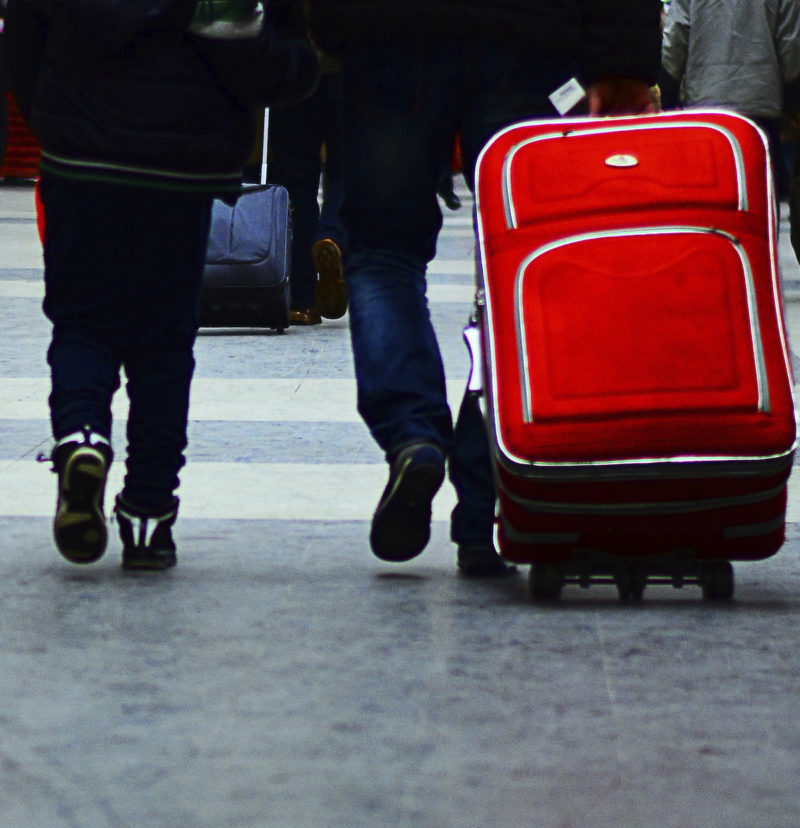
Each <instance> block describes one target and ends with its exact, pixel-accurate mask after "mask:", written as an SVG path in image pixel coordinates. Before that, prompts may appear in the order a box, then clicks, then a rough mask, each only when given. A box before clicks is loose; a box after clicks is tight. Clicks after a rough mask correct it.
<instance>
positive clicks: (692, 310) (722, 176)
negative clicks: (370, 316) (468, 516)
mask: <svg viewBox="0 0 800 828" xmlns="http://www.w3.org/2000/svg"><path fill="white" fill-rule="evenodd" d="M476 207H477V222H478V238H479V253H480V262H481V277H480V278H481V279H482V285H481V288H482V291H480V292H479V294H478V295H479V310H480V314H479V315H480V321H481V331H482V341H483V349H482V350H483V358H484V366H483V367H484V376H485V411H486V415H487V422H488V431H489V435H490V442H491V443H492V447H493V453H494V458H495V476H496V482H497V487H498V503H499V506H498V523H497V532H496V541H497V545H498V549H499V551H500V553H501V555H502V556H503V557H504V558H506V559H507V560H509V561H513V562H516V563H530V564H533V566H532V567H531V574H530V581H531V591H532V593H533V595H534V597H537V598H557V597H558V595H559V594H560V592H561V587H562V585H563V584H564V583H570V582H574V583H579V584H580V585H582V586H588V585H589V584H590V583H592V582H593V581H612V582H615V583H616V584H617V587H618V590H619V594H620V596H621V597H622V598H639V597H641V594H642V592H643V590H644V587H645V584H646V583H647V582H666V583H672V584H673V585H674V586H678V587H679V586H681V585H682V584H683V583H698V584H699V585H700V586H702V588H703V593H704V595H705V596H706V597H707V598H729V597H731V596H732V594H733V570H732V567H731V564H730V561H734V560H756V559H762V558H766V557H768V556H770V555H773V554H774V553H775V552H777V550H778V549H779V548H780V546H781V544H782V543H783V540H784V531H785V512H786V491H787V480H788V478H789V473H790V471H791V466H792V459H793V453H794V448H795V442H796V417H795V409H794V400H793V387H792V377H791V363H790V355H789V350H788V347H787V341H786V332H785V326H784V321H783V314H782V307H781V296H780V286H779V274H778V270H777V255H776V244H777V236H776V233H777V230H776V206H775V201H774V197H773V190H772V181H771V177H770V171H769V158H768V150H767V144H766V140H765V138H764V136H763V134H762V133H761V132H760V131H759V130H758V129H757V127H756V126H755V125H754V124H752V123H751V122H750V121H748V120H747V119H745V118H742V117H740V116H738V115H734V114H732V113H728V112H716V111H714V112H711V111H703V112H699V111H697V112H693V111H687V112H682V113H671V114H662V115H652V116H640V117H620V118H613V119H583V120H560V121H533V122H530V123H521V124H517V125H514V126H512V127H509V128H508V129H506V130H504V131H502V132H500V133H498V134H497V135H496V136H494V138H493V139H492V140H491V141H490V142H489V144H488V145H487V146H486V148H485V149H484V150H483V152H482V154H481V156H480V158H479V160H478V163H477V168H476Z"/></svg>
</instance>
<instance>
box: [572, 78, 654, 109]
mask: <svg viewBox="0 0 800 828" xmlns="http://www.w3.org/2000/svg"><path fill="white" fill-rule="evenodd" d="M587 97H588V100H589V114H590V115H649V114H652V113H654V112H655V111H656V106H655V104H654V102H653V98H652V96H651V94H650V88H649V87H648V85H647V84H646V83H645V82H644V81H641V80H636V79H635V78H601V79H600V80H598V81H596V82H595V83H593V84H592V85H591V86H590V87H589V90H588V92H587Z"/></svg>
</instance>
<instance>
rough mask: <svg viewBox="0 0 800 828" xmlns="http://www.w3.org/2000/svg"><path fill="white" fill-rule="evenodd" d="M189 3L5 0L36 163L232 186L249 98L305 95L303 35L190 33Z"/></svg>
mask: <svg viewBox="0 0 800 828" xmlns="http://www.w3.org/2000/svg"><path fill="white" fill-rule="evenodd" d="M196 1H197V0H9V4H8V9H7V14H6V44H7V50H8V61H7V63H8V69H9V74H10V80H11V86H12V89H13V90H14V92H15V95H16V97H17V100H18V103H19V106H20V110H21V111H22V113H23V115H24V116H25V117H26V118H27V120H28V122H29V123H30V125H31V128H32V129H33V131H34V133H35V134H36V135H37V137H38V139H39V140H40V142H41V144H42V169H44V170H48V171H50V172H53V173H57V174H61V175H65V176H70V177H73V178H92V179H101V180H108V181H116V182H125V183H135V184H147V185H150V186H159V187H165V188H169V189H181V190H198V191H219V190H229V189H235V188H236V187H238V186H239V183H240V178H241V170H242V167H243V165H244V164H245V163H246V161H247V159H248V157H249V156H250V153H251V151H252V148H253V142H254V140H255V118H254V107H253V104H255V103H262V104H273V103H276V102H280V101H287V100H292V99H300V98H302V97H305V96H306V95H308V94H310V93H311V92H312V91H313V89H314V87H315V85H316V82H317V77H318V69H319V62H318V59H317V56H316V54H315V52H314V50H313V48H312V47H311V45H310V43H309V42H308V41H307V40H306V39H303V38H289V37H286V36H285V35H284V34H282V33H281V32H278V31H277V30H275V29H274V28H273V27H272V26H265V27H264V29H263V30H262V34H261V36H260V38H258V39H253V40H252V41H247V42H242V41H237V42H233V43H219V42H213V41H206V40H203V39H201V38H198V37H196V36H194V35H192V34H190V33H188V32H187V26H188V24H189V22H190V20H191V17H192V14H193V11H194V6H195V4H196Z"/></svg>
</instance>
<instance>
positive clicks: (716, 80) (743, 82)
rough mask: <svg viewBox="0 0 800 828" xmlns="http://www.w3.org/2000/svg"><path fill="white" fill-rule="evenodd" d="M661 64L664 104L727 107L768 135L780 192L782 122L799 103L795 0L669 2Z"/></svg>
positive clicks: (799, 33) (799, 18)
mask: <svg viewBox="0 0 800 828" xmlns="http://www.w3.org/2000/svg"><path fill="white" fill-rule="evenodd" d="M661 63H662V65H661V72H660V76H659V86H660V87H661V102H662V106H663V107H664V109H671V108H675V107H677V106H680V105H683V106H686V107H695V108H697V107H725V108H727V109H732V110H734V111H735V112H739V113H740V114H742V115H746V116H748V117H749V118H752V119H753V120H754V121H755V122H756V123H757V124H758V125H759V126H760V127H761V128H762V129H763V130H764V131H765V132H766V133H767V136H768V137H769V142H770V150H771V156H772V163H773V171H774V173H775V182H776V188H777V191H778V194H779V196H781V197H785V196H786V195H787V194H788V189H789V185H788V173H787V169H786V165H785V163H784V162H783V151H782V147H781V143H780V126H781V115H782V113H783V111H784V109H788V110H790V111H792V112H797V111H798V109H799V108H800V0H725V2H719V0H671V2H670V3H669V8H668V11H667V15H666V20H665V25H664V36H663V43H662V54H661Z"/></svg>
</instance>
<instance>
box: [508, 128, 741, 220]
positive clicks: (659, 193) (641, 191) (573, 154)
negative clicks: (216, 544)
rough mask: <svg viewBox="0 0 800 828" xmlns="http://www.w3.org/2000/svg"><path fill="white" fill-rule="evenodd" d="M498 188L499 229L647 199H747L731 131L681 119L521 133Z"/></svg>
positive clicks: (666, 203)
mask: <svg viewBox="0 0 800 828" xmlns="http://www.w3.org/2000/svg"><path fill="white" fill-rule="evenodd" d="M676 147H679V150H678V151H679V152H680V156H679V157H678V158H676ZM502 192H503V202H504V208H505V215H506V229H507V230H515V229H518V228H521V227H524V226H526V225H531V224H536V223H537V222H541V221H543V220H546V221H550V220H553V219H560V218H570V217H577V216H586V215H587V214H590V213H606V214H614V213H616V212H618V211H620V210H625V211H630V210H637V209H641V210H648V211H651V210H652V209H653V207H654V205H658V206H660V207H663V208H667V209H668V208H670V207H677V206H683V205H689V204H691V205H692V206H693V207H694V208H707V209H714V210H733V211H744V210H747V209H748V207H749V197H748V192H747V183H746V179H745V175H744V156H743V152H742V147H741V145H740V143H739V141H738V140H737V139H736V137H735V136H734V135H733V133H732V132H731V131H730V130H728V129H726V128H725V127H723V126H720V125H718V124H710V123H709V124H705V123H703V124H699V123H691V122H681V121H662V122H660V123H655V124H654V123H651V122H648V123H647V124H630V125H619V124H617V125H615V126H610V127H602V126H593V127H591V128H586V127H581V128H580V129H575V130H573V131H570V130H569V129H568V128H562V129H561V130H559V131H558V132H551V133H545V134H541V135H536V136H535V137H532V138H527V139H525V140H523V141H520V142H519V143H518V144H516V145H515V146H514V147H512V148H511V150H510V151H509V152H508V154H507V156H506V158H505V161H504V164H503V176H502Z"/></svg>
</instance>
